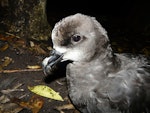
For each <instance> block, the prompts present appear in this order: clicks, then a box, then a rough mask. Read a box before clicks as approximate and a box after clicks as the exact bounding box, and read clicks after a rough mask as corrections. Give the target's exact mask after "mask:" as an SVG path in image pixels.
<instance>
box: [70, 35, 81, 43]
mask: <svg viewBox="0 0 150 113" xmlns="http://www.w3.org/2000/svg"><path fill="white" fill-rule="evenodd" d="M80 39H81V37H80V36H79V35H74V36H72V40H73V41H74V42H78V41H80Z"/></svg>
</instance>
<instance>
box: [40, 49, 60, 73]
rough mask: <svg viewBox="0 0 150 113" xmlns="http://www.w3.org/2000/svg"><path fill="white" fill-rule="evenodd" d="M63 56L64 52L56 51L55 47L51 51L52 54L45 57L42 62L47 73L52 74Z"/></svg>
mask: <svg viewBox="0 0 150 113" xmlns="http://www.w3.org/2000/svg"><path fill="white" fill-rule="evenodd" d="M62 57H63V54H62V53H59V52H58V51H56V50H55V49H53V50H52V51H51V52H50V56H49V57H47V58H45V59H44V60H43V62H42V65H43V69H44V72H45V74H46V75H47V74H51V72H52V71H53V70H54V68H55V66H56V65H57V64H58V63H59V62H61V60H62Z"/></svg>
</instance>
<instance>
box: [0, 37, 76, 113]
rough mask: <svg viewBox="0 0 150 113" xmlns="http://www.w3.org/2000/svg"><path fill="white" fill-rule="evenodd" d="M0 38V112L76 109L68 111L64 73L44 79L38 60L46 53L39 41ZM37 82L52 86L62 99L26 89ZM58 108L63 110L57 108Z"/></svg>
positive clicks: (57, 112)
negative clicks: (47, 96)
mask: <svg viewBox="0 0 150 113" xmlns="http://www.w3.org/2000/svg"><path fill="white" fill-rule="evenodd" d="M0 39H1V40H0V41H1V42H0V44H1V46H0V113H60V112H61V113H63V112H64V113H74V112H76V110H75V109H74V108H73V109H71V110H69V109H70V107H72V104H71V103H70V101H69V99H68V92H67V87H66V79H65V77H64V75H62V77H60V78H56V79H55V77H53V81H52V80H48V79H49V78H46V77H45V75H44V73H43V70H42V69H41V63H42V60H43V59H44V58H45V57H46V56H48V55H49V50H48V49H46V50H44V49H42V48H41V46H42V44H41V43H40V44H39V43H36V42H34V41H30V42H29V43H28V44H27V42H26V41H24V40H22V39H16V38H14V37H13V38H12V37H10V36H7V37H5V40H4V38H3V36H2V35H1V36H0ZM6 39H7V40H6ZM27 45H28V46H27ZM44 46H46V47H48V45H46V44H44ZM46 47H45V48H46ZM37 85H45V86H48V87H50V88H52V89H53V90H54V91H56V92H58V93H59V95H60V96H61V97H62V98H63V99H64V101H59V100H54V99H50V98H46V97H42V96H38V95H37V94H35V93H33V92H31V91H30V90H29V89H28V86H37ZM36 104H39V105H37V106H36ZM57 107H58V108H57ZM59 107H60V109H61V108H62V109H64V110H59ZM35 109H36V110H35Z"/></svg>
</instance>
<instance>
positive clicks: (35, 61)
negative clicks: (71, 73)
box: [0, 33, 150, 113]
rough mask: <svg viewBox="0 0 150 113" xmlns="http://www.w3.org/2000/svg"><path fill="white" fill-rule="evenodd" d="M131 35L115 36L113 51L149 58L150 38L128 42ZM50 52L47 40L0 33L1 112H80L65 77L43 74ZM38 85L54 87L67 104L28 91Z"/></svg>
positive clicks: (49, 44)
mask: <svg viewBox="0 0 150 113" xmlns="http://www.w3.org/2000/svg"><path fill="white" fill-rule="evenodd" d="M129 35H130V34H128V35H126V36H124V35H123V36H124V37H123V36H117V34H116V35H114V36H112V37H113V38H112V39H111V45H112V48H113V50H114V52H119V53H122V52H130V53H135V54H136V53H140V54H145V55H146V56H150V46H149V43H150V41H149V37H142V36H140V35H136V36H138V37H139V38H137V37H135V38H130V37H129V38H128V39H127V37H128V36H129ZM132 36H133V37H134V35H132ZM114 37H115V38H114ZM141 37H142V38H141ZM51 49H52V46H51V43H48V41H46V42H42V41H35V40H29V41H27V40H24V39H21V38H18V37H16V36H14V35H12V34H9V33H5V35H1V34H0V113H77V112H78V111H77V110H75V108H72V104H71V102H70V101H69V98H68V92H67V85H66V78H65V74H63V73H59V75H57V76H54V77H45V75H44V73H43V70H42V68H41V64H42V61H43V59H44V58H45V57H47V56H49V51H50V50H51ZM37 85H45V86H48V87H50V88H52V89H53V90H54V91H56V92H58V93H59V95H61V97H62V98H63V100H64V101H59V100H54V99H50V98H46V97H42V96H38V95H37V94H35V93H33V92H31V91H30V90H29V88H28V87H29V86H30V87H32V86H37ZM71 108H72V109H71Z"/></svg>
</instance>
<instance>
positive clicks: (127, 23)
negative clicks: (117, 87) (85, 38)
mask: <svg viewBox="0 0 150 113" xmlns="http://www.w3.org/2000/svg"><path fill="white" fill-rule="evenodd" d="M75 13H83V14H86V15H90V16H94V17H96V19H97V20H98V21H99V22H100V23H101V24H102V26H103V27H104V28H105V29H106V30H107V32H108V36H109V38H110V40H111V41H115V42H117V43H115V44H114V46H116V45H117V46H121V47H123V49H124V50H123V52H128V51H129V52H139V53H140V52H141V51H142V49H143V48H145V47H147V46H149V45H150V40H149V39H150V3H149V2H148V1H145V0H141V1H138V0H137V1H133V0H120V1H116V0H110V1H109V0H97V1H94V0H92V1H88V0H87V1H81V0H80V1H75V0H70V1H64V0H62V1H54V2H53V3H52V2H51V1H50V0H47V16H48V21H49V23H50V24H51V26H52V27H53V26H54V25H55V23H56V22H58V21H59V20H60V19H62V18H64V17H66V16H68V15H72V14H75ZM148 48H149V47H148ZM121 52H122V51H121Z"/></svg>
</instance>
